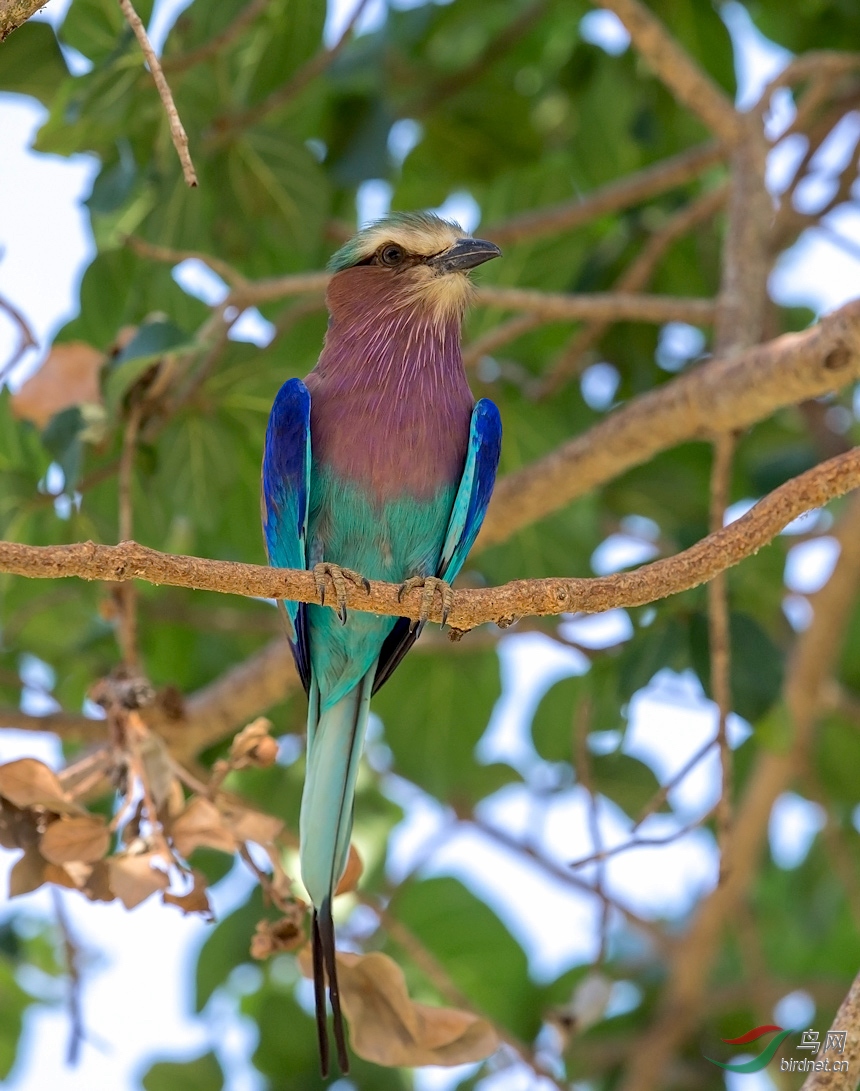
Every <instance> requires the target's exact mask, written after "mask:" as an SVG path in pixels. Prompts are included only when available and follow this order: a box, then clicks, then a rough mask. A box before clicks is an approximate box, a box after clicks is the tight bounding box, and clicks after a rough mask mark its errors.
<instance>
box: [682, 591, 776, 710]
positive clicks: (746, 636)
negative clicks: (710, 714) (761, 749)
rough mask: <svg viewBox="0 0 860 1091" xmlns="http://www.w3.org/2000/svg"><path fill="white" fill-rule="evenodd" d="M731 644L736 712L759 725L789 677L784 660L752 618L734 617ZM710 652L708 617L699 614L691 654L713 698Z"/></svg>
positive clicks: (693, 626)
mask: <svg viewBox="0 0 860 1091" xmlns="http://www.w3.org/2000/svg"><path fill="white" fill-rule="evenodd" d="M729 642H730V648H731V687H732V707H733V711H735V712H737V714H738V715H739V716H743V718H744V719H745V720H748V721H749V722H750V723H755V722H756V720H758V719H760V718H761V717H762V716H764V715H765V713H766V712H767V711H768V709H769V708H771V706H772V705H773V704H774V703H775V702H776V701H777V700H778V699H779V695H780V692H781V690H782V680H783V676H784V673H785V662H784V656H783V653H782V651H781V650H780V649H779V648H778V647H777V646H776V644H774V642H773V641H772V640H771V639H770V637H769V636H768V635H767V633H766V632H765V631H764V629H763V628H762V627H761V625H759V623H758V622H757V621H756V620H755V618H753V617H750V615H749V614H741V613H735V612H732V613H731V615H730V617H729ZM708 648H709V640H708V622H707V618H706V617H705V615H704V614H696V615H694V616H693V617H692V618H691V620H690V652H691V657H692V662H693V666H694V668H695V670H696V673H697V674H698V675H699V678H700V679H701V681H702V685H703V686H704V687H705V692H706V693H707V694H708V695H709V696H710V695H711V663H710V657H709V655H708Z"/></svg>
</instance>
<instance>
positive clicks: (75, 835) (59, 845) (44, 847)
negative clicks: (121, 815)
mask: <svg viewBox="0 0 860 1091" xmlns="http://www.w3.org/2000/svg"><path fill="white" fill-rule="evenodd" d="M109 848H110V830H108V828H107V826H106V825H105V820H104V819H103V818H102V816H101V815H95V814H88V815H81V816H80V817H77V818H58V819H57V821H56V822H52V823H51V824H50V826H48V828H47V829H46V830H45V832H44V833H43V834H42V840H41V843H40V845H39V849H40V851H41V853H42V855H43V856H44V857H45V859H46V860H49V861H50V862H51V863H52V864H68V863H70V862H71V861H72V860H83V861H84V863H87V864H90V863H93V861H95V860H101V858H102V857H103V856H104V855H105V854H106V853H107V851H108V849H109Z"/></svg>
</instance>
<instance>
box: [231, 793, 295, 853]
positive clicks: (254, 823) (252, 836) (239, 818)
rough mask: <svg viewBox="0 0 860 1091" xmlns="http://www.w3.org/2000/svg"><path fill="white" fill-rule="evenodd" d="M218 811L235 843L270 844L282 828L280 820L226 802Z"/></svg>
mask: <svg viewBox="0 0 860 1091" xmlns="http://www.w3.org/2000/svg"><path fill="white" fill-rule="evenodd" d="M220 810H221V814H222V816H223V818H224V821H225V822H226V823H227V825H228V826H229V827H230V829H231V830H232V832H233V835H234V836H235V838H236V840H237V841H254V842H255V843H256V844H258V845H266V844H270V843H271V842H272V841H274V840H275V838H276V837H277V836H278V834H279V833H280V832H281V830H283V828H284V824H283V822H282V821H281V820H280V818H274V817H273V816H272V815H270V814H263V813H262V812H261V811H253V810H251V809H250V807H240V806H238V805H236V804H234V803H232V802H227V801H226V800H225V801H224V802H223V803H222V804H221V806H220Z"/></svg>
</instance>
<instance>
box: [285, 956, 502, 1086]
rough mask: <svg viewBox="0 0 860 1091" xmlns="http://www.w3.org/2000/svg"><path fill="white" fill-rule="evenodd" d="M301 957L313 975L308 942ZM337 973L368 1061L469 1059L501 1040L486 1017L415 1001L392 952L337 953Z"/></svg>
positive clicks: (353, 1037)
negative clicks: (390, 954) (407, 988)
mask: <svg viewBox="0 0 860 1091" xmlns="http://www.w3.org/2000/svg"><path fill="white" fill-rule="evenodd" d="M298 961H299V966H300V967H301V971H302V973H303V974H304V975H305V977H312V976H313V967H312V960H311V952H310V946H309V945H306V946H305V947H304V948H303V949H302V951H301V952H300V954H299V957H298ZM337 976H338V984H339V986H340V1001H341V1005H342V1007H343V1012H344V1015H345V1016H346V1018H347V1021H348V1022H349V1041H350V1045H351V1046H352V1048H353V1050H354V1051H355V1052H356V1053H357V1054H358V1056H359V1057H363V1058H364V1059H365V1060H366V1061H373V1063H374V1064H380V1065H386V1066H388V1067H398V1066H401V1065H402V1066H407V1067H410V1068H418V1067H420V1066H421V1065H430V1064H432V1065H443V1066H451V1065H457V1064H469V1063H470V1062H472V1061H483V1060H484V1058H486V1057H489V1056H490V1054H491V1053H494V1052H495V1051H496V1050H497V1049H498V1047H499V1045H500V1041H499V1036H498V1034H497V1033H496V1031H495V1029H494V1027H493V1025H492V1024H491V1023H490V1022H489V1021H488V1020H487V1019H482V1018H481V1017H480V1016H478V1015H473V1014H472V1012H468V1011H461V1010H460V1009H458V1008H435V1007H431V1006H430V1005H429V1004H418V1003H416V1002H415V1001H414V1000H411V999H410V997H409V993H408V992H407V991H406V979H405V978H404V976H403V971H402V970H401V969H400V967H399V966H398V965H397V963H396V962H395V961H394V960H393V959H391V958H389V957H388V955H383V954H380V953H379V952H374V953H373V954H370V955H353V954H350V953H348V952H338V954H337Z"/></svg>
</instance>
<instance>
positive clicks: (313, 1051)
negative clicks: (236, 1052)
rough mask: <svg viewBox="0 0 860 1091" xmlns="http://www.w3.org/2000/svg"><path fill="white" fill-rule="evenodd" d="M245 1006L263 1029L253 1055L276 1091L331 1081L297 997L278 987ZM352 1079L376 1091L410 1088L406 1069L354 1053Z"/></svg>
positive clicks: (314, 1089) (306, 1090) (315, 1087)
mask: <svg viewBox="0 0 860 1091" xmlns="http://www.w3.org/2000/svg"><path fill="white" fill-rule="evenodd" d="M242 1007H243V1010H244V1011H245V1013H246V1014H248V1015H250V1016H251V1018H252V1019H254V1021H255V1022H256V1024H257V1026H258V1027H259V1032H260V1039H259V1042H258V1044H257V1048H256V1050H255V1051H254V1055H253V1057H252V1060H253V1063H254V1066H255V1068H257V1069H258V1070H259V1071H260V1072H262V1073H263V1075H264V1076H265V1077H267V1080H268V1086H269V1087H270V1088H271V1091H324V1089H325V1088H328V1087H331V1085H332V1081H331V1080H330V1079H323V1077H322V1076H321V1075H320V1062H319V1053H318V1049H317V1034H316V1026H315V1023H314V1020H313V1018H312V1017H311V1016H310V1015H308V1014H307V1012H305V1011H303V1009H302V1008H300V1007H299V1005H298V1004H297V1003H296V1001H295V1000H294V998H293V997H292V996H291V995H289V994H287V993H285V992H283V991H281V990H278V989H276V988H273V987H268V988H264V989H261V990H260V992H258V993H256V994H255V995H254V996H251V997H248V998H247V999H246V1000H245V1001H244V1002H243V1005H242ZM349 1067H350V1073H349V1081H350V1083H351V1084H352V1085H353V1086H355V1087H360V1088H372V1089H373V1091H407V1088H409V1087H411V1080H410V1078H409V1076H408V1075H407V1074H406V1072H404V1071H403V1070H401V1069H396V1068H380V1067H379V1066H378V1065H374V1064H370V1063H369V1062H368V1061H363V1060H362V1059H361V1058H360V1057H356V1056H355V1055H354V1054H352V1055H351V1056H350V1060H349Z"/></svg>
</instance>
